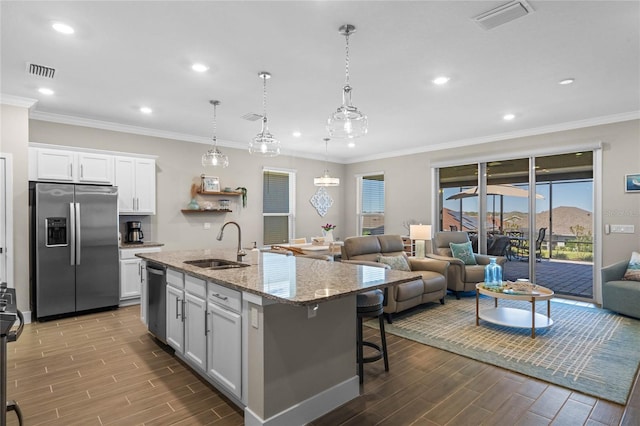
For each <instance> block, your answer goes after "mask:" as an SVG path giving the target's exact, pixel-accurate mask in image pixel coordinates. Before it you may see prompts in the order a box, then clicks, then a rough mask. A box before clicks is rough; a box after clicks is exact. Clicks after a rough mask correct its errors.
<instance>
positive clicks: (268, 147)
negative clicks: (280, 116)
mask: <svg viewBox="0 0 640 426" xmlns="http://www.w3.org/2000/svg"><path fill="white" fill-rule="evenodd" d="M258 75H259V76H260V78H261V79H262V110H263V112H262V131H261V132H260V133H258V134H257V135H256V137H255V138H253V139H252V140H251V142H249V153H251V154H260V155H262V156H264V157H275V156H276V155H278V154H280V141H279V140H277V139H276V138H274V137H273V135H272V134H271V133H269V125H268V123H267V80H268V79H270V78H271V74H269V73H268V72H266V71H262V72H260V74H258Z"/></svg>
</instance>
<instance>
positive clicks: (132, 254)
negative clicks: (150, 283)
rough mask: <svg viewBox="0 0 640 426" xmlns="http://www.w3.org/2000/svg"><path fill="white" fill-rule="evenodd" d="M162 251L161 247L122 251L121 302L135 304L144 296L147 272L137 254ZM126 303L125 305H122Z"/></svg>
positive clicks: (125, 249) (124, 249)
mask: <svg viewBox="0 0 640 426" xmlns="http://www.w3.org/2000/svg"><path fill="white" fill-rule="evenodd" d="M159 251H161V248H160V247H139V248H121V249H120V302H121V304H126V302H127V301H129V302H131V301H133V302H134V303H135V302H136V301H137V299H138V298H140V297H141V295H142V285H143V282H144V278H145V274H146V270H145V268H144V263H143V261H142V259H140V258H139V257H136V254H137V253H153V252H159ZM122 302H125V303H122Z"/></svg>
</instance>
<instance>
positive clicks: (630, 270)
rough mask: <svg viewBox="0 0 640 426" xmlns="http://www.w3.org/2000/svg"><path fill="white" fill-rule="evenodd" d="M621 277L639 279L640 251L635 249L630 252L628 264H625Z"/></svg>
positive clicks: (631, 279)
mask: <svg viewBox="0 0 640 426" xmlns="http://www.w3.org/2000/svg"><path fill="white" fill-rule="evenodd" d="M622 279H623V280H625V281H640V253H638V252H635V251H634V252H633V253H631V260H629V266H627V271H626V272H625V273H624V277H622Z"/></svg>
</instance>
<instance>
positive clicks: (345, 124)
mask: <svg viewBox="0 0 640 426" xmlns="http://www.w3.org/2000/svg"><path fill="white" fill-rule="evenodd" d="M338 31H340V34H342V35H343V36H345V39H346V49H345V51H346V60H345V75H346V76H345V83H344V86H343V88H342V105H340V107H338V109H337V111H336V112H334V113H332V114H331V115H330V116H329V118H328V120H327V131H328V132H329V136H331V137H334V138H348V139H353V138H357V137H359V136H363V135H365V134H366V133H367V126H368V123H367V116H366V115H364V114H363V113H362V112H360V111H358V108H356V107H355V106H354V105H353V104H351V90H352V88H351V85H350V84H349V36H350V35H351V34H353V33H355V32H356V27H355V26H353V25H350V24H346V25H342V26H341V27H340V28H339V29H338Z"/></svg>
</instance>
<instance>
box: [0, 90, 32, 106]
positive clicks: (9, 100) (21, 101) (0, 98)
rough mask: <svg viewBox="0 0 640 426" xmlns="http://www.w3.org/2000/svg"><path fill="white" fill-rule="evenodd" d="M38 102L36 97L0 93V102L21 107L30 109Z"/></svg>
mask: <svg viewBox="0 0 640 426" xmlns="http://www.w3.org/2000/svg"><path fill="white" fill-rule="evenodd" d="M36 103H38V100H37V99H31V98H23V97H21V96H14V95H8V94H6V93H0V104H2V105H10V106H15V107H21V108H28V109H31V108H33V106H34V105H35V104H36Z"/></svg>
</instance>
